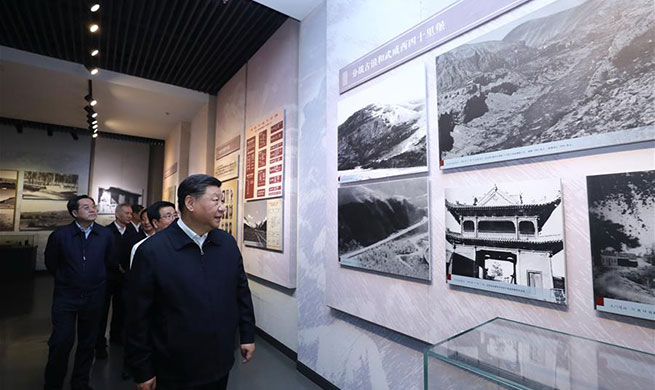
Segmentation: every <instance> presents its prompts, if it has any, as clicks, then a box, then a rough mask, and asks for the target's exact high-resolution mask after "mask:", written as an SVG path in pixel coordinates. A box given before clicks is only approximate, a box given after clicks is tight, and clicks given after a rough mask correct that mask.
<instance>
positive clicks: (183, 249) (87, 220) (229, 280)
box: [44, 175, 255, 390]
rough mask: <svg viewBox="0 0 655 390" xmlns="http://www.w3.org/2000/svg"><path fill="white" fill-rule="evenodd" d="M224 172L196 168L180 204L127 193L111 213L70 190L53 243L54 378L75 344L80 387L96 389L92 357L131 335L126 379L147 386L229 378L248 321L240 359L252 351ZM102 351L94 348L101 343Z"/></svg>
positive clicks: (49, 376)
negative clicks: (109, 216)
mask: <svg viewBox="0 0 655 390" xmlns="http://www.w3.org/2000/svg"><path fill="white" fill-rule="evenodd" d="M220 186H221V182H220V181H219V180H218V179H216V178H214V177H211V176H207V175H192V176H189V177H188V178H186V179H185V180H184V181H183V182H182V183H181V184H180V186H179V189H178V208H179V211H180V215H179V217H178V214H177V211H176V209H175V205H174V204H173V203H170V202H165V201H158V202H155V203H153V204H152V205H150V206H149V207H148V208H147V209H143V208H142V207H140V206H132V205H128V204H120V205H118V206H117V207H116V212H115V216H116V219H115V221H114V222H112V223H111V224H109V225H108V226H106V227H103V226H100V225H98V224H96V223H95V219H96V217H97V212H96V207H95V202H94V200H93V199H92V198H91V197H89V196H87V195H79V196H76V197H75V198H73V199H71V200H70V201H69V202H68V204H67V207H68V211H69V213H70V214H71V216H72V217H73V219H74V221H73V222H72V223H71V224H69V225H66V226H64V227H62V228H59V229H57V230H55V231H54V232H53V233H52V234H51V235H50V237H49V239H48V244H47V246H46V250H45V263H46V268H47V269H48V271H50V273H52V274H53V275H54V277H55V287H54V293H53V302H52V334H51V337H50V340H49V342H48V345H49V355H48V362H47V364H46V370H45V387H44V388H45V389H46V390H50V389H61V388H62V386H63V383H64V379H65V377H66V372H67V367H68V356H69V354H70V352H71V349H72V347H73V344H74V341H75V333H76V329H77V343H78V345H77V349H76V352H75V362H74V366H73V373H72V376H71V390H88V389H91V387H90V386H89V375H90V369H91V365H92V363H93V358H94V355H95V358H96V359H105V358H107V356H108V352H107V346H108V344H107V339H106V333H107V320H108V318H109V315H108V313H109V309H110V307H111V310H112V315H111V323H110V324H109V342H110V343H114V344H119V345H121V344H123V345H125V360H124V362H125V364H124V368H123V372H122V374H121V375H122V377H123V379H127V378H129V377H132V378H133V379H134V381H135V383H136V388H137V389H139V390H153V389H155V388H157V389H159V390H166V389H180V390H182V389H184V390H186V389H189V390H190V389H194V390H201V389H225V388H226V387H227V380H228V374H229V371H230V368H231V367H232V365H233V363H234V357H233V356H234V353H233V350H234V348H233V346H234V337H235V335H236V333H237V330H238V331H239V336H240V349H241V354H242V356H243V360H242V362H243V363H247V362H248V361H250V359H251V358H252V356H253V353H254V350H255V345H254V331H255V318H254V311H253V307H252V299H251V295H250V289H249V287H248V280H247V277H246V274H245V271H244V268H243V262H242V259H241V254H240V252H239V249H238V246H237V244H236V242H235V240H234V239H233V238H232V236H230V235H229V234H227V233H226V232H224V231H222V230H219V229H218V226H219V224H220V221H221V218H222V217H223V214H224V212H225V205H224V199H223V198H222V193H221V190H220ZM94 351H95V354H94Z"/></svg>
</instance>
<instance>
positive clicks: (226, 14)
mask: <svg viewBox="0 0 655 390" xmlns="http://www.w3.org/2000/svg"><path fill="white" fill-rule="evenodd" d="M216 3H217V4H220V7H221V11H222V12H220V13H219V14H218V19H217V20H213V18H210V19H211V20H212V22H213V25H212V26H211V30H210V31H209V32H208V33H207V34H205V36H204V37H203V41H202V43H201V44H200V47H198V49H197V50H195V51H192V54H191V55H190V56H188V57H187V58H186V59H185V60H184V62H183V63H182V66H180V68H179V69H178V71H177V72H176V73H175V75H174V76H173V79H174V80H176V81H177V82H178V84H179V85H186V84H185V83H184V81H183V80H187V79H188V78H189V75H188V74H187V75H184V74H180V72H181V71H182V69H188V68H190V66H191V65H193V64H196V59H197V58H198V56H199V55H200V54H201V53H204V52H206V51H207V50H208V49H209V48H210V47H215V46H213V45H209V46H207V43H208V42H210V41H212V42H215V40H218V39H219V38H220V35H217V34H216V29H217V28H219V27H220V28H221V29H222V28H224V27H225V24H227V23H225V22H224V21H225V20H230V18H231V17H232V14H233V13H234V10H235V9H236V6H235V5H234V3H233V2H232V3H227V4H223V2H222V1H221V2H219V1H217V2H216ZM231 5H232V6H231ZM189 73H190V72H189ZM179 77H183V78H182V79H180V78H179Z"/></svg>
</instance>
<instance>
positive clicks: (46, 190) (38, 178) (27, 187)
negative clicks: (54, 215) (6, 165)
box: [23, 171, 78, 200]
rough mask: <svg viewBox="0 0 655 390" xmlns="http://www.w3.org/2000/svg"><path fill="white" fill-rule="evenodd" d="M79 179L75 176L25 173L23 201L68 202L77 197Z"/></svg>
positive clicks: (53, 173)
mask: <svg viewBox="0 0 655 390" xmlns="http://www.w3.org/2000/svg"><path fill="white" fill-rule="evenodd" d="M77 179H78V176H77V175H74V174H66V173H55V172H37V171H25V173H24V178H23V199H30V200H68V199H70V198H72V197H74V196H75V195H77Z"/></svg>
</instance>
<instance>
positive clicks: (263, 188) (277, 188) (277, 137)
mask: <svg viewBox="0 0 655 390" xmlns="http://www.w3.org/2000/svg"><path fill="white" fill-rule="evenodd" d="M284 132H285V129H284V110H283V109H280V110H278V111H276V112H275V113H274V114H272V115H270V116H268V117H267V118H265V119H263V120H261V121H259V122H257V123H256V124H254V125H252V126H250V127H249V128H248V129H247V130H246V181H245V189H244V199H245V200H246V201H248V200H257V199H267V198H274V197H279V196H282V194H283V190H284Z"/></svg>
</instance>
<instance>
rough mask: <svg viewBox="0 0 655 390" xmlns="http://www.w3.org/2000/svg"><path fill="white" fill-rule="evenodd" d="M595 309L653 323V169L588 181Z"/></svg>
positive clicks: (654, 288) (654, 235) (654, 250)
mask: <svg viewBox="0 0 655 390" xmlns="http://www.w3.org/2000/svg"><path fill="white" fill-rule="evenodd" d="M587 198H588V201H589V235H590V242H591V257H592V262H593V268H592V269H593V277H594V296H595V303H596V308H597V309H598V310H601V311H609V312H613V313H616V314H624V315H629V316H636V317H640V318H646V319H651V320H655V170H652V171H637V172H626V173H615V174H608V175H598V176H588V177H587Z"/></svg>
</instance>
